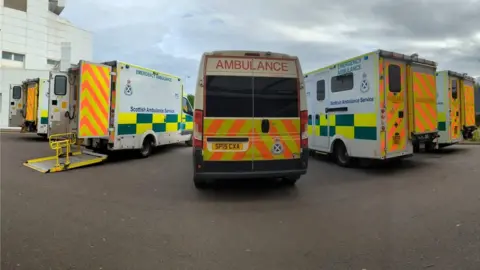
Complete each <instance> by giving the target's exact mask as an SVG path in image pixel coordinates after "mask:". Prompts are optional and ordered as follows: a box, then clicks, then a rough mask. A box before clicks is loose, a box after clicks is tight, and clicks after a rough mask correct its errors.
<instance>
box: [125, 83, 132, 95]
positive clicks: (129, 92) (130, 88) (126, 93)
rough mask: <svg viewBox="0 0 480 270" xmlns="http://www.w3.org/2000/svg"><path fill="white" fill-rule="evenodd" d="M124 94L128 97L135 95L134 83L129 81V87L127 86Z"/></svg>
mask: <svg viewBox="0 0 480 270" xmlns="http://www.w3.org/2000/svg"><path fill="white" fill-rule="evenodd" d="M123 92H124V93H125V95H127V96H131V95H132V94H133V89H132V82H131V81H130V80H127V85H125V90H124V91H123Z"/></svg>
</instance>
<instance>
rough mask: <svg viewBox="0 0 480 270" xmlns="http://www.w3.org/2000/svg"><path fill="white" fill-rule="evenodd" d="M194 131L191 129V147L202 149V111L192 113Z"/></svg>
mask: <svg viewBox="0 0 480 270" xmlns="http://www.w3.org/2000/svg"><path fill="white" fill-rule="evenodd" d="M193 122H194V129H193V146H194V147H198V148H202V147H203V111H201V110H195V113H194V119H193Z"/></svg>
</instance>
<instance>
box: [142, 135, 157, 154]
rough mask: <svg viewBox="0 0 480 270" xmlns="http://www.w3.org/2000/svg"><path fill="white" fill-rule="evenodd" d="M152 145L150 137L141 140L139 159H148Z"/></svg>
mask: <svg viewBox="0 0 480 270" xmlns="http://www.w3.org/2000/svg"><path fill="white" fill-rule="evenodd" d="M154 143H155V142H154V141H153V138H152V136H147V137H145V139H143V143H142V148H140V150H139V154H140V157H142V158H146V157H149V156H150V155H151V154H152V151H153V148H154Z"/></svg>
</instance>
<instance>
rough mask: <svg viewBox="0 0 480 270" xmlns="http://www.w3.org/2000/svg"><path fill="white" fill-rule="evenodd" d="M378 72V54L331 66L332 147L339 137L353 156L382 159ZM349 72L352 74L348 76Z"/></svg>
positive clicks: (330, 117) (330, 127)
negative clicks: (380, 157)
mask: <svg viewBox="0 0 480 270" xmlns="http://www.w3.org/2000/svg"><path fill="white" fill-rule="evenodd" d="M377 71H378V57H377V56H376V54H375V53H371V54H369V55H365V56H361V57H358V58H355V59H353V60H351V61H348V62H343V63H341V64H338V65H337V67H336V68H335V69H330V75H331V76H330V77H331V79H330V89H328V90H329V91H330V104H328V110H329V111H330V112H329V113H328V114H327V119H328V121H327V123H328V129H329V136H330V137H331V138H330V142H331V149H332V148H333V145H334V143H335V140H338V139H339V140H342V141H343V142H344V143H345V145H346V147H347V151H348V153H349V155H350V156H352V157H360V158H379V156H380V152H381V151H380V147H379V146H380V144H379V136H378V130H377V126H378V124H379V122H378V117H377V116H378V111H379V110H378V108H379V107H378V103H377V99H378V95H377V94H378V72H377ZM345 72H346V73H345ZM348 72H351V74H353V76H352V75H345V74H347V73H348ZM339 75H340V76H339ZM337 76H339V77H337ZM343 76H345V77H343ZM348 84H350V85H348Z"/></svg>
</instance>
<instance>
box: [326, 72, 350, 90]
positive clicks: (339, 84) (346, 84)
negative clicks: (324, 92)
mask: <svg viewBox="0 0 480 270" xmlns="http://www.w3.org/2000/svg"><path fill="white" fill-rule="evenodd" d="M331 89H332V93H335V92H342V91H348V90H352V89H353V73H346V74H342V75H338V76H335V77H332V82H331Z"/></svg>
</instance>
